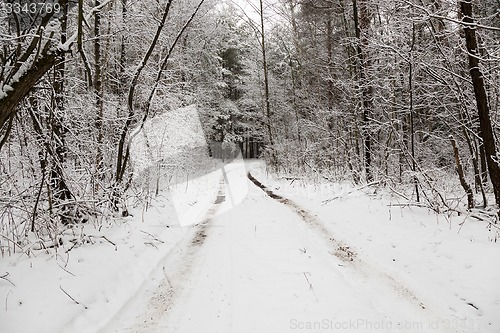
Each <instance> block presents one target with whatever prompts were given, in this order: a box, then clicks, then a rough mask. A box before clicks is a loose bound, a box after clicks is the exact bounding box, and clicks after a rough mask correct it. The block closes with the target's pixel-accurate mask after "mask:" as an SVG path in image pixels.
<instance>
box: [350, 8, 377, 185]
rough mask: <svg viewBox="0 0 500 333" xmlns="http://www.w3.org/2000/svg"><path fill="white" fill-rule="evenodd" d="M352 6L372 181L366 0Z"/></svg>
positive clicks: (368, 173) (367, 164)
mask: <svg viewBox="0 0 500 333" xmlns="http://www.w3.org/2000/svg"><path fill="white" fill-rule="evenodd" d="M352 7H353V12H354V28H355V31H356V39H357V45H356V53H357V57H358V82H359V84H360V86H361V87H360V88H361V96H362V105H363V113H362V128H361V130H362V136H363V146H364V160H365V163H364V166H365V173H366V181H367V182H371V181H373V174H372V142H371V137H370V129H369V127H370V116H371V114H372V109H373V87H372V85H371V84H370V83H369V82H368V81H369V80H368V78H367V69H368V67H369V64H370V61H369V59H368V38H367V36H366V34H367V33H368V29H369V27H370V15H369V13H370V12H369V8H368V6H367V3H366V0H360V6H359V9H358V1H357V0H352Z"/></svg>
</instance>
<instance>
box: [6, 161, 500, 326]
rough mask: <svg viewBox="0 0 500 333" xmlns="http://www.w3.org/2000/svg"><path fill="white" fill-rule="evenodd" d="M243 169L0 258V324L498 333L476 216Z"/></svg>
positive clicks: (496, 281)
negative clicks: (73, 239) (52, 245)
mask: <svg viewBox="0 0 500 333" xmlns="http://www.w3.org/2000/svg"><path fill="white" fill-rule="evenodd" d="M247 170H249V171H250V172H251V174H252V176H253V177H254V178H255V181H254V182H251V181H250V180H248V179H246V178H243V177H242V165H241V162H240V161H235V162H234V163H233V164H232V165H230V166H226V167H225V168H224V169H223V170H216V171H214V172H212V173H210V174H209V176H207V177H206V178H203V179H204V180H203V181H199V180H198V182H197V183H196V182H191V183H189V184H187V185H189V186H187V187H185V190H184V191H179V189H178V188H177V190H176V191H175V190H174V191H172V192H171V193H170V192H165V191H163V192H161V193H160V195H159V196H158V197H157V198H155V199H154V200H152V202H151V206H150V207H149V209H148V210H145V209H144V207H141V206H140V205H139V206H137V207H136V208H134V209H131V213H132V215H133V216H131V217H128V218H124V219H116V220H113V221H111V222H109V223H106V224H105V225H104V226H103V227H102V228H101V229H100V230H99V229H96V228H94V227H93V226H90V225H86V226H84V227H83V228H84V229H85V230H84V232H85V234H86V235H87V239H88V240H91V241H93V242H94V243H95V244H93V245H91V244H85V245H83V246H80V247H76V248H74V249H72V250H71V251H69V252H68V253H66V252H65V251H64V249H62V248H60V249H58V250H57V251H56V250H54V249H48V250H47V251H38V252H35V253H36V256H32V257H27V256H26V255H24V254H21V253H19V254H16V255H15V256H12V257H5V258H1V259H0V276H4V275H6V274H8V275H6V276H4V278H2V279H0V300H2V306H1V307H0V332H41V333H42V332H99V331H100V332H180V333H185V332H186V333H187V332H217V333H220V332H295V331H299V332H301V331H303V332H337V331H339V332H355V331H366V332H375V331H379V332H485V333H488V332H491V333H496V332H499V331H500V316H499V315H498V314H500V269H498V267H497V262H498V258H500V245H499V244H497V243H494V242H492V241H491V238H492V234H493V231H491V232H490V231H489V230H488V229H487V225H486V224H484V223H482V222H476V221H474V220H471V219H465V218H464V217H460V216H454V217H451V218H448V219H447V218H445V217H444V216H440V215H436V214H435V213H433V212H429V211H428V210H426V209H424V208H416V207H408V206H404V205H398V202H397V199H396V198H393V197H391V196H390V195H389V194H378V195H372V194H371V193H370V190H368V189H365V190H353V189H352V188H351V187H349V186H348V185H344V186H340V185H336V186H333V185H328V186H326V185H325V186H318V185H310V184H302V183H301V182H299V181H294V182H293V183H292V185H290V180H285V179H278V178H273V177H270V176H269V175H267V174H266V172H265V170H264V167H263V165H262V164H261V163H260V162H255V161H254V162H251V163H248V164H247ZM222 171H224V172H222ZM259 182H260V183H261V184H262V187H266V188H264V190H263V189H261V188H259V187H258V186H256V184H255V183H257V184H258V183H259ZM235 184H237V188H238V189H239V190H236V187H235V186H234V185H235ZM184 185H185V184H182V186H184ZM265 191H267V192H268V193H265ZM183 193H184V196H183ZM334 197H335V198H336V199H335V200H332V201H330V202H328V203H326V204H325V203H324V200H327V199H331V198H334ZM182 198H185V199H186V200H185V201H186V202H188V205H189V207H190V209H191V215H189V216H192V217H195V216H197V217H198V218H199V220H197V222H198V223H196V224H189V223H185V222H182V221H185V218H187V217H185V216H184V217H183V218H179V216H178V215H179V214H177V213H179V209H180V208H179V207H181V206H179V205H182V202H183V201H182V200H180V199H182ZM176 205H177V210H176ZM181 224H182V225H184V227H181Z"/></svg>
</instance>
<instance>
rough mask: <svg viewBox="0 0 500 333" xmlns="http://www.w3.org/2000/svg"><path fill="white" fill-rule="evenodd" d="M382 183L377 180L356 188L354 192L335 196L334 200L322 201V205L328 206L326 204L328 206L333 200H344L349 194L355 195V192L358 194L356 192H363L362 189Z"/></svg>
mask: <svg viewBox="0 0 500 333" xmlns="http://www.w3.org/2000/svg"><path fill="white" fill-rule="evenodd" d="M380 183H381V181H380V180H377V181H373V182H371V183H368V184H366V185H363V186H361V187H357V188H355V189H353V190H351V191H348V192H347V193H343V194H342V195H337V196H335V197H333V198H331V199H327V200H323V201H322V205H323V206H324V205H326V204H328V203H330V202H332V201H333V200H336V199H339V198H343V197H345V196H348V195H349V194H351V193H354V192H356V191H359V190H362V189H364V188H367V187H370V186H372V185H377V184H380Z"/></svg>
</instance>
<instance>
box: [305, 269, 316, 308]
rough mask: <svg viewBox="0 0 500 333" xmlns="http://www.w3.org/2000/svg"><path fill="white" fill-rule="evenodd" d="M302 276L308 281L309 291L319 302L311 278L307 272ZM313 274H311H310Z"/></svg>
mask: <svg viewBox="0 0 500 333" xmlns="http://www.w3.org/2000/svg"><path fill="white" fill-rule="evenodd" d="M302 274H304V277H305V278H306V281H307V284H309V290H310V291H311V292H312V294H313V295H314V298H316V302H319V300H318V296H316V292H314V288H313V285H312V283H311V282H309V278H308V277H307V274H306V272H303V273H302ZM309 274H311V273H309Z"/></svg>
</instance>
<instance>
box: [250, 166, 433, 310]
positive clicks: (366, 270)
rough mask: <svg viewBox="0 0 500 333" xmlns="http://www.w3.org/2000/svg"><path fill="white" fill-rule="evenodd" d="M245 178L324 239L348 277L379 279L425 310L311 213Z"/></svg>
mask: <svg viewBox="0 0 500 333" xmlns="http://www.w3.org/2000/svg"><path fill="white" fill-rule="evenodd" d="M247 177H248V179H249V180H250V181H251V182H252V183H253V184H255V186H257V187H259V188H260V189H261V190H262V191H264V192H265V193H266V194H267V195H268V196H269V197H270V198H272V199H274V200H276V201H278V202H280V203H281V204H284V205H286V206H287V207H289V208H290V209H291V210H292V211H294V212H295V213H296V214H297V215H298V216H299V217H300V218H301V220H302V221H303V222H305V223H306V225H307V226H308V227H309V228H310V229H312V230H313V231H314V232H316V234H318V235H320V236H321V237H322V238H324V240H325V241H326V242H328V243H330V244H331V250H330V251H329V253H330V254H331V255H333V256H335V257H337V258H338V259H340V260H341V261H342V262H343V264H339V266H345V267H347V268H352V269H353V270H355V272H351V273H350V274H349V275H350V276H352V277H355V276H361V277H362V278H364V279H381V280H383V281H384V282H385V283H386V284H387V285H388V286H389V287H390V289H391V290H392V291H393V292H394V293H395V294H397V295H399V296H401V297H403V298H404V299H406V300H408V301H409V303H410V304H412V305H413V306H415V307H417V308H419V309H420V310H426V308H427V307H426V306H425V305H424V303H423V302H422V301H421V300H419V299H418V298H417V296H416V295H415V293H414V292H412V291H411V290H410V289H409V288H408V287H406V286H405V285H404V284H403V283H402V282H400V281H398V280H397V279H396V278H395V277H393V276H391V275H390V274H389V273H387V272H384V271H381V270H378V269H376V268H374V267H371V266H370V265H368V264H367V263H365V262H364V261H363V260H361V259H360V258H359V256H358V254H357V251H356V249H355V248H354V247H352V246H350V245H348V244H346V243H344V242H342V241H339V240H338V239H337V238H336V237H335V236H334V235H332V233H331V231H330V230H328V229H327V228H326V227H325V224H324V222H322V221H321V220H320V219H318V218H317V217H316V216H315V215H313V214H312V213H311V212H309V211H307V210H306V209H304V208H302V207H301V206H300V205H298V204H297V203H295V202H294V201H293V200H291V199H288V198H285V197H283V196H281V195H279V194H277V193H274V192H273V190H271V189H270V188H269V187H267V186H266V185H264V184H262V183H261V182H260V181H259V180H258V179H256V178H255V177H254V176H253V175H252V174H251V173H250V172H248V173H247ZM360 284H361V283H360ZM374 302H376V301H374Z"/></svg>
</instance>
